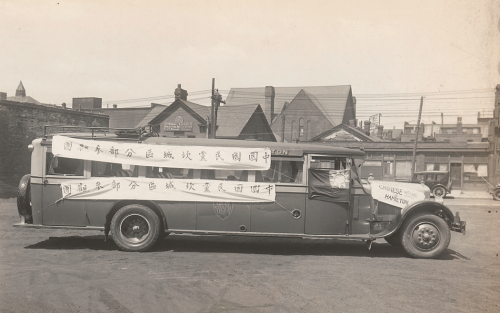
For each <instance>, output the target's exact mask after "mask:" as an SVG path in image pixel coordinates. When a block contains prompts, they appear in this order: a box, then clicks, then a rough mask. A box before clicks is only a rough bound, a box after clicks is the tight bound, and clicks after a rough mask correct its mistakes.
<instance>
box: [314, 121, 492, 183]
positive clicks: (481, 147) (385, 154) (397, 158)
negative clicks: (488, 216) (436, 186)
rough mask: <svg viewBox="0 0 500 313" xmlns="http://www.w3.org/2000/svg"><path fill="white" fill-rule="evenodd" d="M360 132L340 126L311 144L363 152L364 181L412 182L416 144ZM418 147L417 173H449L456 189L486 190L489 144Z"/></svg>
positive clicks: (426, 144)
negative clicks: (370, 177)
mask: <svg viewBox="0 0 500 313" xmlns="http://www.w3.org/2000/svg"><path fill="white" fill-rule="evenodd" d="M368 129H369V126H368ZM360 131H361V130H360V129H359V128H353V127H349V126H347V125H342V126H337V127H335V128H334V129H332V130H330V131H328V132H325V133H323V134H321V135H319V136H317V137H315V138H313V139H312V140H311V141H310V142H311V143H318V142H322V143H323V144H325V145H331V146H338V147H349V148H354V149H362V150H364V151H365V153H366V157H365V163H364V165H363V167H362V171H361V177H363V178H367V177H368V175H369V174H370V173H372V174H373V175H374V176H375V179H379V180H389V181H410V179H411V168H412V160H413V148H414V146H415V143H414V142H411V141H406V142H405V141H402V140H399V141H398V140H395V141H392V140H391V141H389V140H386V139H383V132H382V131H380V132H379V133H380V137H379V136H369V135H368V133H369V131H366V130H365V131H364V134H365V135H363V133H361V134H360ZM339 133H340V135H341V136H339V135H338V134H339ZM345 133H347V134H345ZM377 138H378V139H377ZM417 147H418V148H417V153H416V159H415V163H416V171H423V170H446V171H450V173H451V177H452V181H453V188H454V189H465V190H487V180H488V160H489V155H490V151H489V143H488V142H481V141H479V142H478V141H467V140H465V141H451V142H437V141H430V140H429V141H422V142H418V145H417Z"/></svg>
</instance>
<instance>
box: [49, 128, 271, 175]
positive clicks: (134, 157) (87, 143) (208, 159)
mask: <svg viewBox="0 0 500 313" xmlns="http://www.w3.org/2000/svg"><path fill="white" fill-rule="evenodd" d="M52 153H53V154H54V155H56V156H60V157H65V158H73V159H84V160H92V161H100V162H110V163H122V164H131V165H144V166H156V167H175V168H193V169H221V170H224V169H232V170H267V169H269V166H270V164H271V150H270V149H268V148H239V147H204V146H169V145H148V144H144V143H134V142H116V141H115V142H113V141H102V140H86V139H76V138H70V137H66V136H54V137H53V139H52Z"/></svg>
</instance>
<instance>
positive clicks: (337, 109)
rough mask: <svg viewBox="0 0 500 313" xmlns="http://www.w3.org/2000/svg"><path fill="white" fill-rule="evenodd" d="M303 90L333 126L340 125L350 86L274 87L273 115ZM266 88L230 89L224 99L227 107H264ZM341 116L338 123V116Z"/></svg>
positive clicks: (279, 112) (277, 113) (279, 111)
mask: <svg viewBox="0 0 500 313" xmlns="http://www.w3.org/2000/svg"><path fill="white" fill-rule="evenodd" d="M301 90H303V91H304V92H306V93H307V95H308V96H309V98H311V100H313V102H315V104H316V106H318V108H319V109H320V110H321V111H322V112H323V114H325V116H327V117H329V116H332V120H334V121H336V122H335V123H333V125H337V124H340V123H342V119H343V117H344V111H345V107H346V103H347V99H348V97H349V94H350V92H351V86H350V85H342V86H309V87H274V93H275V96H274V114H275V115H279V114H281V111H282V109H283V106H284V105H285V102H289V103H291V101H292V100H294V99H295V98H296V97H297V95H298V94H299V92H301ZM265 91H266V87H256V88H231V90H230V91H229V94H228V95H227V98H226V105H227V106H234V105H244V104H254V103H259V104H260V105H264V104H265V101H266V97H265ZM340 115H341V116H342V118H341V119H340V121H337V120H338V116H340Z"/></svg>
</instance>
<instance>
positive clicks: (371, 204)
mask: <svg viewBox="0 0 500 313" xmlns="http://www.w3.org/2000/svg"><path fill="white" fill-rule="evenodd" d="M29 149H30V150H31V151H32V152H31V173H30V174H27V175H25V176H24V177H23V178H22V179H21V181H20V183H19V190H18V199H17V200H18V211H19V215H20V218H21V221H20V222H19V223H16V224H14V226H15V227H24V228H53V229H61V228H62V229H75V230H84V229H86V230H94V231H103V232H104V235H105V238H108V235H111V238H112V239H113V241H114V242H115V243H116V245H117V246H118V247H119V248H120V249H122V250H125V251H146V250H149V249H151V248H152V247H153V246H154V245H155V244H156V243H157V242H158V241H159V240H161V239H163V238H164V237H165V236H167V235H168V234H195V235H207V234H208V235H240V236H283V237H299V238H305V239H307V238H315V239H317V238H324V239H333V238H343V239H350V240H358V241H359V240H361V241H365V242H366V243H367V244H369V247H370V248H371V243H372V242H373V241H374V240H376V239H382V238H383V239H385V240H386V241H387V242H388V243H389V244H391V245H393V246H396V247H400V248H401V247H402V249H404V250H405V251H406V252H407V253H408V254H409V255H410V256H411V257H414V258H435V257H437V256H439V255H440V254H441V253H442V252H443V251H445V250H446V249H447V247H448V245H449V243H450V238H451V234H450V231H457V232H462V233H464V232H465V225H466V223H465V221H461V220H460V217H459V215H458V212H457V214H456V215H455V216H454V215H453V213H452V211H451V210H450V209H449V208H448V207H446V206H445V205H444V204H443V203H440V202H438V201H431V200H430V190H429V188H428V187H427V186H425V185H423V184H411V183H401V182H390V181H377V180H372V181H369V182H367V181H363V180H361V179H360V173H361V171H362V165H363V159H364V152H363V151H362V150H360V149H348V148H339V147H331V146H324V145H314V144H308V143H307V144H306V143H303V144H301V143H283V142H263V141H243V140H222V139H202V138H166V137H159V136H157V135H155V134H154V132H148V133H144V132H143V131H142V130H139V131H138V130H127V131H124V130H118V131H113V130H111V129H107V128H106V129H104V128H85V129H84V130H78V131H76V129H73V128H70V129H69V130H68V129H67V128H66V129H64V131H61V132H58V133H53V134H51V135H44V136H43V138H38V139H35V140H33V142H32V144H31V145H30V146H29Z"/></svg>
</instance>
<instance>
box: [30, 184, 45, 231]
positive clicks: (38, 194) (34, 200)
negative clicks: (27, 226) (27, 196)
mask: <svg viewBox="0 0 500 313" xmlns="http://www.w3.org/2000/svg"><path fill="white" fill-rule="evenodd" d="M34 180H36V178H32V179H31V181H32V182H31V214H32V215H33V224H34V225H42V208H43V206H42V187H43V185H42V184H41V181H42V179H41V178H39V180H40V183H39V184H37V183H33V181H34Z"/></svg>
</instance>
